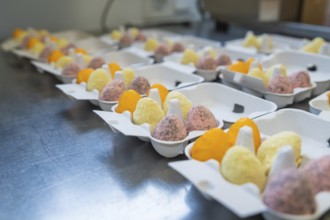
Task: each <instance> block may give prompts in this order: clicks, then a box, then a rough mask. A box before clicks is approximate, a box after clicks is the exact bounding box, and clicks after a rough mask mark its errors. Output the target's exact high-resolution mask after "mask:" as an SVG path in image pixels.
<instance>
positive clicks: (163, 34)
mask: <svg viewBox="0 0 330 220" xmlns="http://www.w3.org/2000/svg"><path fill="white" fill-rule="evenodd" d="M140 31H142V33H143V34H145V35H146V37H147V38H149V37H154V38H156V39H158V40H165V39H168V38H171V37H175V36H178V34H176V33H173V32H170V31H165V30H161V29H157V28H148V29H142V30H140ZM100 39H101V40H102V41H103V42H105V43H106V44H109V45H112V46H118V43H119V42H118V41H117V40H113V39H112V38H111V33H108V34H103V35H102V36H100ZM138 43H139V42H134V43H133V45H134V44H138Z"/></svg>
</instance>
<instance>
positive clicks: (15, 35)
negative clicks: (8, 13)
mask: <svg viewBox="0 0 330 220" xmlns="http://www.w3.org/2000/svg"><path fill="white" fill-rule="evenodd" d="M23 32H24V31H23V30H22V29H20V28H16V29H15V30H14V31H13V34H12V36H13V38H14V39H17V38H19V36H20V35H21V34H22V33H23Z"/></svg>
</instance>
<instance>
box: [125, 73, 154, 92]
mask: <svg viewBox="0 0 330 220" xmlns="http://www.w3.org/2000/svg"><path fill="white" fill-rule="evenodd" d="M129 89H133V90H135V91H137V92H138V93H140V94H147V92H148V91H149V89H150V84H149V81H148V80H147V79H146V78H144V77H143V76H138V77H136V78H135V79H134V80H133V82H132V83H131V85H130V87H129Z"/></svg>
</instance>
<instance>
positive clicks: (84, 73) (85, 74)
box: [77, 68, 94, 83]
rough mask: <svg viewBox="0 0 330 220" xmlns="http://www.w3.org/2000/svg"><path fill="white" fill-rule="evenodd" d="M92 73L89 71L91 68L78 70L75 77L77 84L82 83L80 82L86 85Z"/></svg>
mask: <svg viewBox="0 0 330 220" xmlns="http://www.w3.org/2000/svg"><path fill="white" fill-rule="evenodd" d="M93 71H94V70H93V69H91V68H88V69H82V70H80V71H79V73H78V75H77V83H82V82H86V83H87V81H88V78H89V76H90V75H91V74H92V72H93Z"/></svg>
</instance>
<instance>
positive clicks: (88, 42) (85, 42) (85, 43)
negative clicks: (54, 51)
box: [74, 37, 117, 55]
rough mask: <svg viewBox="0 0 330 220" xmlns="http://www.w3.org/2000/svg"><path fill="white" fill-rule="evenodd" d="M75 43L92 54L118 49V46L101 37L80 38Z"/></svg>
mask: <svg viewBox="0 0 330 220" xmlns="http://www.w3.org/2000/svg"><path fill="white" fill-rule="evenodd" d="M74 44H75V45H76V46H77V47H79V48H83V49H85V50H86V51H87V52H88V53H89V54H91V55H101V54H103V53H106V52H108V51H114V50H117V48H116V47H114V46H110V45H109V44H106V43H104V42H103V41H102V40H101V39H99V38H97V37H89V38H85V39H82V40H78V41H76V42H74Z"/></svg>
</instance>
